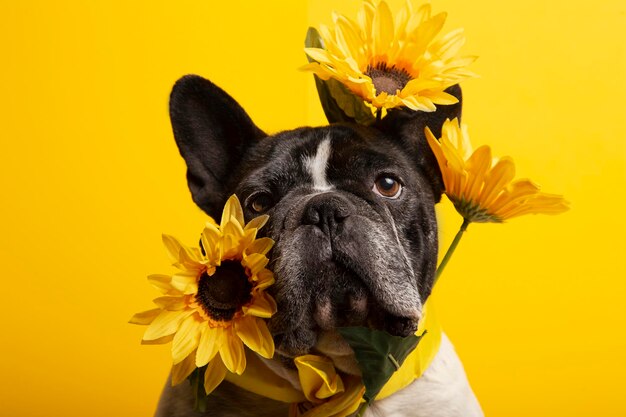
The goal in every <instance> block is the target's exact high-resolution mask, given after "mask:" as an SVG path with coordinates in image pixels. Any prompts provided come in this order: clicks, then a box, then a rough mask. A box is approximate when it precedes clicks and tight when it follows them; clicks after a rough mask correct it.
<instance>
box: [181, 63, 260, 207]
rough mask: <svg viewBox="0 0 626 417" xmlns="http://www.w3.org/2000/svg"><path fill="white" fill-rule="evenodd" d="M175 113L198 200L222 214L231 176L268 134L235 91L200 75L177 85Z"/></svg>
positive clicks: (190, 185)
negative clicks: (227, 91)
mask: <svg viewBox="0 0 626 417" xmlns="http://www.w3.org/2000/svg"><path fill="white" fill-rule="evenodd" d="M170 118H171V121H172V127H173V130H174V137H175V138H176V144H177V145H178V149H179V150H180V154H181V156H182V157H183V158H184V159H185V162H186V163H187V182H188V184H189V190H190V191H191V195H192V197H193V201H194V202H195V203H196V204H197V205H198V206H199V207H200V208H201V209H202V210H204V211H205V212H206V213H207V214H208V215H210V216H211V217H213V218H215V219H218V218H219V216H220V214H221V212H222V206H223V204H224V202H225V201H226V199H227V198H228V196H227V195H226V194H225V193H226V189H225V187H226V183H227V182H228V180H229V176H230V175H231V174H232V172H233V170H234V169H235V167H236V166H237V164H238V163H239V162H240V161H241V158H242V157H243V154H244V153H245V152H246V149H247V148H248V147H249V146H250V145H252V144H253V143H254V142H255V141H257V140H258V139H260V138H263V137H265V136H266V135H265V133H263V131H261V130H260V129H259V128H258V127H256V126H255V125H254V123H253V122H252V120H250V117H249V116H248V115H247V114H246V112H245V111H244V110H243V109H242V108H241V106H240V105H239V104H238V103H237V102H236V101H235V100H234V99H233V98H232V97H231V96H229V95H228V94H226V92H224V91H223V90H222V89H221V88H219V87H217V86H216V85H215V84H213V83H212V82H210V81H208V80H206V79H204V78H202V77H199V76H197V75H187V76H184V77H183V78H181V79H180V80H178V81H177V82H176V84H175V85H174V88H173V89H172V94H171V95H170Z"/></svg>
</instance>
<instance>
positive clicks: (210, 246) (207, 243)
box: [200, 223, 222, 265]
mask: <svg viewBox="0 0 626 417" xmlns="http://www.w3.org/2000/svg"><path fill="white" fill-rule="evenodd" d="M221 240H222V233H221V232H220V230H219V229H218V228H217V226H215V225H213V224H210V223H209V224H207V225H206V226H205V227H204V230H202V234H201V235H200V242H201V243H202V247H203V248H204V251H205V253H206V259H208V260H209V261H211V263H212V264H214V265H219V263H220V260H221V257H222V246H221Z"/></svg>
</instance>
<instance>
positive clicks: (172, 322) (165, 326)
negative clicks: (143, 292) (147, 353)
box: [143, 310, 193, 340]
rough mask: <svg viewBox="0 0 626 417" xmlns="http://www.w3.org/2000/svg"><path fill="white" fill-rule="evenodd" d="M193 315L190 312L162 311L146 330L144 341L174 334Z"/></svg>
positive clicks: (191, 311)
mask: <svg viewBox="0 0 626 417" xmlns="http://www.w3.org/2000/svg"><path fill="white" fill-rule="evenodd" d="M192 313H193V310H188V311H167V310H162V311H161V313H160V314H159V315H158V316H157V317H156V318H155V319H154V321H153V322H152V324H150V326H149V327H148V328H147V329H146V332H145V333H144V335H143V340H155V339H159V338H161V337H164V336H169V335H171V334H174V333H175V332H176V330H177V329H178V325H179V323H180V322H181V321H182V320H184V319H185V318H186V317H188V316H189V315H190V314H192Z"/></svg>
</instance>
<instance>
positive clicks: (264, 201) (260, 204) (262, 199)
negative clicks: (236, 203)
mask: <svg viewBox="0 0 626 417" xmlns="http://www.w3.org/2000/svg"><path fill="white" fill-rule="evenodd" d="M273 204H274V200H273V199H272V196H271V195H270V194H268V193H263V192H261V193H256V194H253V195H252V196H250V197H249V198H248V201H247V206H248V207H249V208H250V210H252V211H254V212H255V213H264V212H266V211H267V210H269V208H270V207H272V205H273Z"/></svg>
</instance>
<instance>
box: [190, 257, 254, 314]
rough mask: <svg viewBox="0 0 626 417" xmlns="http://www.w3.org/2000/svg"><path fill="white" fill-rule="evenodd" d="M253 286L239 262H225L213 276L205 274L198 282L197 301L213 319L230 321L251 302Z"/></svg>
mask: <svg viewBox="0 0 626 417" xmlns="http://www.w3.org/2000/svg"><path fill="white" fill-rule="evenodd" d="M250 291H252V284H250V281H248V276H247V275H246V271H245V270H244V268H243V267H242V266H241V263H240V262H239V261H223V262H222V265H220V266H218V267H217V270H216V271H215V273H214V274H213V275H211V276H209V275H207V273H206V272H205V273H204V274H202V275H201V276H200V281H199V282H198V293H197V294H196V300H197V301H198V302H199V304H200V305H201V306H202V308H203V309H204V311H205V312H206V313H207V315H209V316H210V317H211V318H212V319H214V320H218V321H229V320H231V319H232V318H233V316H234V315H235V313H236V312H237V310H239V309H240V308H241V306H242V305H244V304H246V303H247V302H248V301H250V298H251V294H250Z"/></svg>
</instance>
